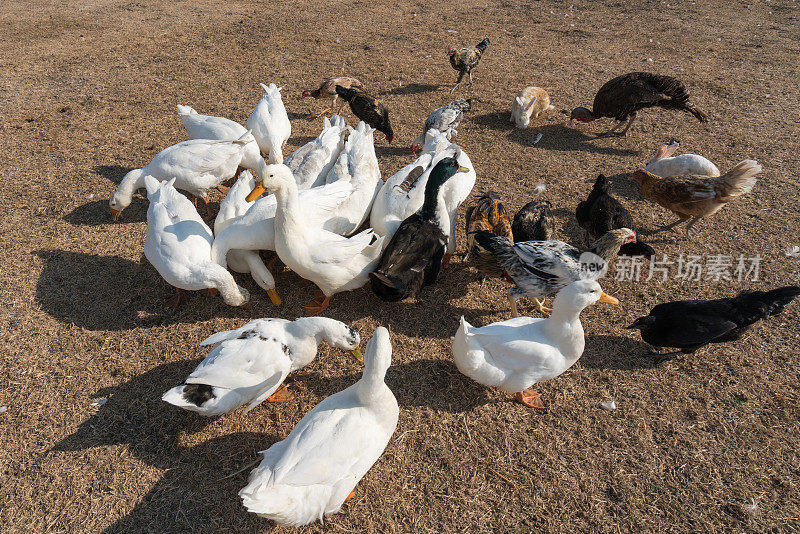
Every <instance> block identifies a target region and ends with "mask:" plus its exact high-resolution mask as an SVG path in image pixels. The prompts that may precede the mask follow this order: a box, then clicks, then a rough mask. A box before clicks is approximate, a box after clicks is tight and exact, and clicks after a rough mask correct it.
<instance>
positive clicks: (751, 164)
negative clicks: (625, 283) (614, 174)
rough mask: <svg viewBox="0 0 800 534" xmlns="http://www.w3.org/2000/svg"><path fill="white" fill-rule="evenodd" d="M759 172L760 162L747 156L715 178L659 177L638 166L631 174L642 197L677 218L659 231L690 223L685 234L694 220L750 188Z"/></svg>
mask: <svg viewBox="0 0 800 534" xmlns="http://www.w3.org/2000/svg"><path fill="white" fill-rule="evenodd" d="M760 172H761V165H759V164H758V163H757V162H755V161H753V160H751V159H746V160H744V161H742V162H741V163H739V164H737V165H736V166H735V167H734V168H732V169H731V170H729V171H728V172H726V173H725V174H723V175H722V176H718V177H709V176H696V175H686V176H674V177H671V178H661V177H659V176H656V175H655V174H653V173H650V172H647V171H646V170H644V169H640V170H638V171H636V172H635V173H633V175H631V180H633V181H635V182H639V184H641V186H642V196H643V197H644V198H647V199H650V200H652V201H654V202H656V203H657V204H658V205H660V206H662V207H664V208H666V209H668V210H670V211H671V212H673V213H674V214H675V215H677V216H678V217H679V219H678V220H677V221H675V222H674V223H672V224H668V225H666V226H664V227H662V228H660V229H659V231H661V230H669V229H672V228H674V227H675V226H677V225H679V224H681V223H684V222H689V225H688V226H687V227H686V236H687V237H688V236H689V233H690V231H691V229H692V226H694V225H695V223H697V221H699V220H700V219H702V218H703V217H708V216H709V215H713V214H714V213H716V212H718V211H719V210H720V209H721V208H722V206H724V205H725V204H727V203H728V202H730V201H731V200H733V199H735V198H737V197H739V196H741V195H744V194H746V193H749V192H750V191H752V189H753V186H754V185H755V183H756V179H757V178H756V177H757V176H758V174H759V173H760Z"/></svg>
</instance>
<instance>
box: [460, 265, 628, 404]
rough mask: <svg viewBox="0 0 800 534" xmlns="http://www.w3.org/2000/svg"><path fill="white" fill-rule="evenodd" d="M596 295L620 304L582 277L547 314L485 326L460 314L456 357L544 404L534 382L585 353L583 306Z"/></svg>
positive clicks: (475, 374)
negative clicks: (541, 316)
mask: <svg viewBox="0 0 800 534" xmlns="http://www.w3.org/2000/svg"><path fill="white" fill-rule="evenodd" d="M597 301H601V302H608V303H610V304H618V303H619V301H618V300H617V299H615V298H614V297H610V296H608V295H606V294H605V293H603V290H602V289H600V284H598V283H597V282H596V281H594V280H578V281H577V282H573V283H571V284H569V285H568V286H566V287H564V288H563V289H562V290H561V291H559V292H558V294H557V295H556V298H555V300H554V301H553V313H552V315H550V317H548V318H546V319H534V318H532V317H516V318H514V319H509V320H508V321H501V322H499V323H493V324H490V325H487V326H484V327H482V328H475V327H474V326H472V325H470V324H469V323H468V322H467V321H466V320H465V319H464V317H461V326H459V328H458V331H457V332H456V335H455V337H454V339H453V358H454V359H455V362H456V367H458V370H459V371H461V372H462V373H463V374H465V375H467V376H468V377H470V378H471V379H473V380H475V381H476V382H479V383H481V384H483V385H485V386H495V387H498V388H499V389H500V390H501V391H504V392H506V393H516V399H517V401H519V402H521V403H522V404H525V405H526V406H530V407H532V408H544V404H543V403H542V400H541V396H540V395H539V394H538V393H536V392H534V391H531V390H529V389H528V388H530V387H531V386H532V385H533V384H536V383H538V382H542V381H544V380H549V379H551V378H555V377H557V376H559V375H560V374H561V373H563V372H564V371H566V370H567V369H569V368H570V367H572V365H574V364H575V362H576V361H578V358H580V357H581V354H583V348H584V337H583V326H582V325H581V321H580V313H581V311H582V310H583V309H584V308H585V307H586V306H589V305H590V304H594V303H595V302H597Z"/></svg>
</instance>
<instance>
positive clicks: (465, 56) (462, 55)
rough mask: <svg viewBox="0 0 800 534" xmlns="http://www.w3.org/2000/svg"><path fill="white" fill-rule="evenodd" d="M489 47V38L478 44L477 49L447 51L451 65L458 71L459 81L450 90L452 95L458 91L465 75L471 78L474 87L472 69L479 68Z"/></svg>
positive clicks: (452, 49) (451, 49)
mask: <svg viewBox="0 0 800 534" xmlns="http://www.w3.org/2000/svg"><path fill="white" fill-rule="evenodd" d="M488 46H489V38H488V37H487V38H486V39H484V40H483V41H481V42H480V43H478V44H477V46H476V47H475V48H461V49H459V50H456V49H455V48H450V49H448V50H447V55H448V56H450V65H452V67H453V68H454V69H455V70H457V71H458V80H456V84H455V85H454V86H453V88H452V89H450V93H451V94H452V93H453V91H455V90H456V87H458V84H460V83H461V80H463V79H464V75H465V74H466V75H468V76H469V85H472V69H474V68H475V67H477V66H478V62H479V61H480V60H481V56H482V55H483V53H484V52H485V51H486V48H487V47H488Z"/></svg>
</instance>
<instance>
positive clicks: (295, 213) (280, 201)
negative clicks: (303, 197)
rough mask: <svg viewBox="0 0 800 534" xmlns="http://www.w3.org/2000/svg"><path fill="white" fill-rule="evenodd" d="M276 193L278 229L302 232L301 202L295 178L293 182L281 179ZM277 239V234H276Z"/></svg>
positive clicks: (276, 221)
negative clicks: (300, 219)
mask: <svg viewBox="0 0 800 534" xmlns="http://www.w3.org/2000/svg"><path fill="white" fill-rule="evenodd" d="M273 192H274V193H275V201H276V204H277V210H276V212H275V226H276V228H283V229H284V230H285V231H291V230H302V227H303V225H302V224H300V221H299V220H298V218H299V217H300V200H299V197H298V194H297V184H296V183H295V181H294V178H292V179H291V180H285V179H281V180H280V183H279V185H278V187H276V188H275V189H274V190H273ZM276 237H277V234H276Z"/></svg>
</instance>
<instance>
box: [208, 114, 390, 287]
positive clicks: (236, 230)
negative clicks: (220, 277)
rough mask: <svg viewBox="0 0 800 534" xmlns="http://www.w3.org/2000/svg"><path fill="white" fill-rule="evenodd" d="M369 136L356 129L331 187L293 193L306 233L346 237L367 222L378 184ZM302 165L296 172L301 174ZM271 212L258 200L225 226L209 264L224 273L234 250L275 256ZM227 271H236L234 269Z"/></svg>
mask: <svg viewBox="0 0 800 534" xmlns="http://www.w3.org/2000/svg"><path fill="white" fill-rule="evenodd" d="M373 131H374V130H373V129H372V128H370V127H369V126H367V125H366V124H364V123H363V122H362V123H359V125H358V128H356V129H355V130H353V131H352V133H351V134H350V137H349V139H348V141H347V145H346V147H345V149H344V150H343V151H342V153H341V155H340V156H339V158H338V161H337V162H336V165H335V166H333V167H332V168H331V172H330V174H329V175H328V179H329V180H331V183H329V184H326V185H323V186H320V187H315V188H312V189H307V190H303V191H299V192H298V199H299V201H300V204H301V206H302V210H303V212H304V213H305V214H306V215H305V219H304V222H305V224H306V225H307V226H308V227H322V228H323V229H324V230H327V231H330V232H333V233H335V234H339V235H349V234H352V233H353V232H354V231H356V230H357V229H358V228H359V227H360V226H361V225H362V224H363V223H364V221H365V220H366V219H367V217H368V216H369V212H370V209H371V207H372V201H373V199H374V197H375V194H376V193H377V191H378V189H379V188H380V186H381V184H382V181H381V178H380V168H379V167H378V160H377V158H376V157H375V147H374V144H373V138H372V133H373ZM309 161H310V160H306V164H311V165H313V161H310V162H309ZM306 164H304V165H303V166H301V167H300V169H301V170H303V168H304V166H305V165H306ZM295 178H296V176H295ZM297 181H298V180H295V182H297ZM263 191H265V189H264V188H263V185H257V186H256V187H255V188H254V192H253V193H252V195H253V196H257V195H259V194H261V193H262V192H263ZM250 198H252V197H250ZM276 209H277V204H276V200H275V196H274V195H268V196H266V197H262V198H259V199H258V200H256V201H255V204H254V205H253V206H252V207H251V208H250V209H249V210H248V211H247V212H246V213H245V214H244V215H243V216H240V217H238V218H236V219H235V220H233V221H230V222H229V223H228V224H227V225H226V227H225V228H224V229H222V230H221V231H217V233H216V239H215V240H214V245H213V247H212V252H211V257H212V258H213V260H214V261H215V262H217V263H219V264H220V265H222V266H223V267H225V266H227V262H226V259H225V258H226V257H227V261H230V259H231V255H230V254H229V252H231V251H233V250H236V249H238V250H239V251H241V250H275V220H274V217H275V212H276ZM237 254H238V252H237ZM251 258H252V262H258V263H259V264H260V265H261V266H262V267H261V268H260V269H259V272H261V271H266V267H263V262H261V259H260V258H258V257H257V256H256V257H253V256H251ZM231 267H232V268H233V269H234V270H237V271H238V270H239V269H238V268H237V267H236V266H235V265H231ZM251 271H252V266H251ZM267 272H268V271H267ZM263 278H266V275H264V276H263ZM269 278H270V280H271V285H270V284H267V285H266V286H265V285H262V284H261V283H259V285H261V287H263V288H265V289H267V290H268V293H274V291H275V290H274V287H275V282H274V279H272V277H271V275H270V277H269ZM257 281H258V280H257ZM268 288H269V289H268ZM270 289H271V291H270ZM275 296H276V297H277V294H276V295H275ZM270 298H272V297H270ZM273 302H275V300H274V299H273Z"/></svg>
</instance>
